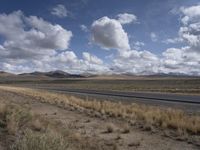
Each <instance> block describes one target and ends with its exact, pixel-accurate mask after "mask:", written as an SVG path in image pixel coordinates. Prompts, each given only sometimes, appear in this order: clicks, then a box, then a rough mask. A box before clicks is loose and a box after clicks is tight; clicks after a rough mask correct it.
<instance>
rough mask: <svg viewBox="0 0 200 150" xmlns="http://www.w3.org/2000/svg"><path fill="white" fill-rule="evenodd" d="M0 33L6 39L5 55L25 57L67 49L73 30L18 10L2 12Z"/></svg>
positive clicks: (6, 56) (4, 45) (7, 56)
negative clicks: (26, 14)
mask: <svg viewBox="0 0 200 150" xmlns="http://www.w3.org/2000/svg"><path fill="white" fill-rule="evenodd" d="M29 28H30V29H29ZM27 29H29V30H27ZM0 35H1V36H2V37H3V38H4V39H5V41H4V43H3V45H2V47H3V48H4V52H5V53H4V52H3V57H5V58H21V59H23V58H33V57H38V56H40V55H46V54H48V55H53V54H55V50H64V49H67V48H68V46H69V42H70V39H71V37H72V32H71V31H68V30H66V29H64V28H63V27H61V26H60V25H53V24H51V23H49V22H47V21H45V20H43V19H42V18H38V17H36V16H30V17H26V16H24V15H23V13H22V12H21V11H16V12H13V13H11V14H8V15H7V14H0ZM1 56H2V53H1V54H0V57H1Z"/></svg>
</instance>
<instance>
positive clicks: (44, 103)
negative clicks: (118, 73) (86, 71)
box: [0, 86, 200, 150]
mask: <svg viewBox="0 0 200 150" xmlns="http://www.w3.org/2000/svg"><path fill="white" fill-rule="evenodd" d="M0 102H1V107H0V110H1V111H0V112H1V115H0V119H1V124H2V125H1V130H0V133H1V139H4V140H1V142H0V145H1V147H2V149H3V148H4V149H7V146H8V145H11V146H12V147H11V148H12V149H15V150H17V149H23V148H24V149H28V148H29V147H31V144H36V145H37V146H38V149H39V150H40V149H42V150H46V149H50V148H49V147H48V146H47V144H46V143H58V144H57V145H56V144H53V145H54V146H52V147H51V149H60V150H63V149H86V150H88V149H93V150H94V149H108V150H110V149H111V150H112V149H113V150H115V149H119V150H121V149H127V150H129V149H130V150H131V149H140V150H147V149H148V150H151V149H152V150H156V149H159V150H160V149H176V150H179V149H180V150H183V149H185V150H189V149H190V150H193V149H199V143H200V116H198V115H188V114H187V113H185V112H184V111H182V110H178V109H172V108H166V107H154V106H147V105H138V104H134V103H133V104H131V105H126V104H122V103H114V102H108V101H101V102H99V101H95V100H93V101H89V100H83V99H79V98H76V97H73V96H70V95H66V94H57V93H50V92H47V91H45V90H42V91H39V90H34V89H29V88H16V87H9V86H1V87H0ZM24 114H25V115H24ZM16 116H17V117H16ZM52 134H53V135H56V136H53V137H52ZM3 137H6V138H3ZM19 139H21V140H19ZM38 139H43V143H40V142H39V140H38ZM55 141H56V142H55ZM8 143H9V144H8ZM40 144H43V145H45V146H46V147H43V148H41V147H39V146H40ZM59 146H60V147H59ZM27 147H28V148H27ZM29 149H30V148H29ZM51 149H50V150H51ZM30 150H32V149H30Z"/></svg>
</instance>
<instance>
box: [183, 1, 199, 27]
mask: <svg viewBox="0 0 200 150" xmlns="http://www.w3.org/2000/svg"><path fill="white" fill-rule="evenodd" d="M181 12H182V13H183V15H184V17H182V19H181V21H182V22H183V24H188V23H189V22H193V21H199V19H200V5H195V6H191V7H181Z"/></svg>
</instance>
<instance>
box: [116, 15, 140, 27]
mask: <svg viewBox="0 0 200 150" xmlns="http://www.w3.org/2000/svg"><path fill="white" fill-rule="evenodd" d="M117 20H118V21H119V22H120V23H121V24H130V23H132V22H136V21H137V17H136V16H135V15H134V14H129V13H123V14H118V15H117Z"/></svg>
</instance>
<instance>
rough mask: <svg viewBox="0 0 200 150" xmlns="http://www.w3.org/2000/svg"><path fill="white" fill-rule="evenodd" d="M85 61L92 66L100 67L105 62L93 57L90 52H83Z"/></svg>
mask: <svg viewBox="0 0 200 150" xmlns="http://www.w3.org/2000/svg"><path fill="white" fill-rule="evenodd" d="M83 59H84V60H85V61H87V62H89V63H92V64H99V65H101V64H103V61H102V60H101V59H100V58H98V57H97V56H94V55H91V54H90V53H88V52H83Z"/></svg>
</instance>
